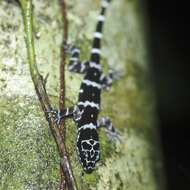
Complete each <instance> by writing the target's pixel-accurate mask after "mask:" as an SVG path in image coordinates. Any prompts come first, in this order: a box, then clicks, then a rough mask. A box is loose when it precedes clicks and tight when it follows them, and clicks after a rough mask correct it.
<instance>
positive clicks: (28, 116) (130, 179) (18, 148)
mask: <svg viewBox="0 0 190 190" xmlns="http://www.w3.org/2000/svg"><path fill="white" fill-rule="evenodd" d="M33 4H34V27H35V36H36V39H35V48H36V58H37V63H38V66H39V68H40V72H41V73H42V74H43V75H44V76H45V75H46V74H47V73H49V77H48V81H47V91H48V94H49V95H50V98H51V101H52V103H53V105H55V107H57V106H58V95H59V92H58V90H59V87H58V84H59V71H58V69H59V62H60V45H61V42H62V36H61V34H62V20H61V13H60V9H59V4H58V1H57V0H46V1H43V0H34V1H33ZM67 4H68V18H69V31H70V33H69V39H70V40H71V41H74V42H75V44H77V46H79V47H80V49H81V52H82V55H81V57H82V59H88V58H89V50H90V47H91V40H92V34H93V31H94V29H95V24H96V16H97V15H98V12H99V6H100V1H97V0H96V1H89V0H69V1H68V2H67ZM142 12H143V9H142V8H141V4H140V1H138V0H113V1H112V3H111V5H110V7H109V10H108V14H107V19H106V23H105V30H104V38H103V48H102V57H103V58H102V64H103V65H104V69H105V70H106V69H107V66H106V65H107V63H108V64H109V65H111V66H112V67H114V68H116V69H117V70H122V71H123V73H124V76H123V77H122V78H121V79H120V80H119V81H117V83H115V84H114V85H113V88H112V89H111V90H110V91H108V92H107V91H106V92H103V94H102V111H101V115H102V116H109V117H110V118H111V120H112V122H113V123H114V125H115V126H116V128H117V129H118V130H119V131H120V132H121V133H122V140H123V141H122V143H119V142H112V141H110V140H109V139H108V138H107V136H106V134H105V132H104V131H103V130H100V132H99V134H100V145H101V160H100V161H99V163H98V165H97V167H96V170H95V171H94V172H93V173H92V174H84V175H82V173H83V171H82V168H81V165H80V164H79V163H78V158H77V155H76V150H75V139H76V127H75V125H74V123H73V122H72V121H71V120H69V121H67V122H66V128H67V137H66V138H67V147H68V150H69V154H70V158H71V162H72V166H73V171H74V175H75V177H76V180H77V183H78V186H79V189H92V190H95V189H98V190H103V189H104V190H110V189H113V190H157V189H158V190H160V189H164V187H163V186H162V178H161V175H162V170H161V169H162V167H161V166H162V162H161V160H160V150H159V146H158V144H157V140H155V139H157V129H156V120H155V113H154V96H153V93H152V88H151V81H150V80H151V79H150V77H149V69H148V67H149V63H148V53H147V46H146V43H145V42H146V38H145V29H146V25H145V22H144V20H143V19H144V17H143V14H142ZM0 50H1V51H0V136H1V138H0V190H7V189H8V190H12V189H14V190H26V189H28V190H34V189H35V190H39V189H42V190H44V189H50V190H53V189H57V188H58V187H59V181H60V176H59V156H58V153H57V149H56V144H55V142H54V140H53V137H52V135H51V131H50V130H49V129H48V127H47V126H48V124H47V122H46V120H45V118H44V115H43V113H42V111H41V109H40V105H39V102H38V99H37V96H36V94H35V90H34V87H33V84H32V81H31V77H30V74H29V68H28V64H27V59H26V47H25V42H24V29H23V20H22V15H21V11H20V8H19V6H18V5H17V4H16V3H14V2H9V1H2V0H1V1H0ZM81 79H82V76H80V75H78V74H74V73H69V72H68V71H67V70H66V97H67V99H66V105H72V104H75V103H76V100H77V96H78V91H79V86H80V82H81Z"/></svg>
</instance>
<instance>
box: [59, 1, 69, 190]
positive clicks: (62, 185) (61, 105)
mask: <svg viewBox="0 0 190 190" xmlns="http://www.w3.org/2000/svg"><path fill="white" fill-rule="evenodd" d="M59 4H60V9H61V14H62V23H63V24H64V28H63V42H62V46H61V48H60V55H61V56H60V60H61V61H60V68H59V71H60V94H59V109H60V111H62V110H64V108H65V58H66V55H65V49H64V43H65V42H67V36H68V20H67V12H66V5H65V2H64V0H59ZM60 133H61V135H62V137H63V139H64V140H65V136H66V130H65V120H64V118H63V119H62V121H61V123H60ZM60 176H61V181H60V187H59V189H60V190H64V189H66V182H65V174H64V171H63V170H62V168H61V167H60Z"/></svg>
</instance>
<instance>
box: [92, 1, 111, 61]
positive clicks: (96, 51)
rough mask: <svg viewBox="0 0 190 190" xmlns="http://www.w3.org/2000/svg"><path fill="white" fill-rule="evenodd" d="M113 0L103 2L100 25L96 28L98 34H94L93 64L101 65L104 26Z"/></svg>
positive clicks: (99, 17)
mask: <svg viewBox="0 0 190 190" xmlns="http://www.w3.org/2000/svg"><path fill="white" fill-rule="evenodd" d="M110 1H111V0H102V6H101V11H100V14H99V16H98V23H97V26H96V32H95V33H94V40H93V43H92V50H91V59H90V61H91V62H95V63H100V48H101V38H102V31H103V24H104V20H105V13H106V9H107V7H108V5H109V3H110Z"/></svg>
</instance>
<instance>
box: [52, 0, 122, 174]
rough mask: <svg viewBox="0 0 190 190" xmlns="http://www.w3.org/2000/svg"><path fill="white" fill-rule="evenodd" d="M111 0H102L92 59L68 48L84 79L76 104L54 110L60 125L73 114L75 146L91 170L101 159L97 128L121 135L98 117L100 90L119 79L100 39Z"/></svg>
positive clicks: (73, 65) (73, 67)
mask: <svg viewBox="0 0 190 190" xmlns="http://www.w3.org/2000/svg"><path fill="white" fill-rule="evenodd" d="M110 1H111V0H102V4H101V10H100V14H99V16H98V22H97V25H96V31H95V32H94V38H93V42H92V48H91V53H90V59H89V61H81V60H80V50H79V49H78V48H77V47H75V46H71V45H68V44H65V49H66V51H67V52H69V53H70V55H71V57H70V60H69V64H68V70H69V71H71V72H76V73H81V74H84V78H83V80H82V82H81V86H80V90H79V96H78V102H77V105H75V106H73V107H69V108H66V109H64V110H63V111H57V110H52V111H51V113H53V117H54V118H55V119H56V122H57V123H58V124H59V123H60V120H61V119H62V118H63V117H64V118H67V117H72V118H73V120H74V122H75V123H76V126H77V138H76V149H77V154H78V157H79V161H80V163H81V164H82V167H83V169H84V171H86V172H87V173H91V172H92V171H93V170H94V168H95V165H96V163H97V161H98V160H99V159H100V144H99V136H98V131H97V130H98V128H100V127H104V128H105V129H106V131H107V133H108V134H109V135H110V136H111V137H112V138H119V134H118V132H116V130H115V129H114V127H113V124H112V123H111V121H110V119H109V118H108V117H102V118H98V115H99V111H100V105H101V91H102V90H103V89H107V88H110V87H111V85H112V82H113V80H114V79H117V78H118V75H117V73H116V72H114V71H113V70H112V69H110V70H109V71H108V74H107V75H105V74H104V73H103V71H102V66H101V64H100V54H101V50H100V49H101V39H102V31H103V24H104V21H105V13H106V9H107V7H108V5H109V3H110Z"/></svg>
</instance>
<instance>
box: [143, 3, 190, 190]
mask: <svg viewBox="0 0 190 190" xmlns="http://www.w3.org/2000/svg"><path fill="white" fill-rule="evenodd" d="M147 2H148V9H147V10H148V19H149V23H150V34H151V35H150V41H151V44H150V53H151V56H152V57H151V66H152V74H153V77H154V84H155V88H156V95H157V112H158V116H159V121H160V131H161V142H162V148H163V153H164V160H165V168H166V175H167V185H168V188H167V189H168V190H190V156H189V155H190V129H189V123H190V115H189V113H190V111H189V107H190V100H189V99H190V72H189V61H190V59H189V57H190V56H189V54H190V51H189V50H190V44H189V36H190V31H189V29H188V27H189V25H190V21H189V18H188V14H189V12H190V9H189V5H188V1H187V2H186V3H185V1H176V0H173V1H171V0H169V1H167V0H158V1H154V0H148V1H147Z"/></svg>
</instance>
